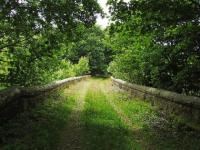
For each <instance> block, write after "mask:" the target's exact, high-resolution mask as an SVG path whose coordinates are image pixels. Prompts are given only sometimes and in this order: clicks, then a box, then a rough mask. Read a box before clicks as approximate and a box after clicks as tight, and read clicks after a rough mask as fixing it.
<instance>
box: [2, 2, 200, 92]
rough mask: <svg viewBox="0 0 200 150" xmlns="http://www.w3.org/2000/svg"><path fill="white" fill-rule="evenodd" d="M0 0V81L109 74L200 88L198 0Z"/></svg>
mask: <svg viewBox="0 0 200 150" xmlns="http://www.w3.org/2000/svg"><path fill="white" fill-rule="evenodd" d="M107 3H108V5H109V11H110V20H111V24H110V25H109V26H108V27H107V28H106V29H105V30H103V29H101V28H100V27H98V26H96V25H95V23H96V18H97V15H99V14H100V15H102V16H104V12H103V10H102V9H101V7H100V5H99V4H98V2H97V1H96V0H75V1H74V0H57V1H54V0H9V1H7V0H5V1H1V2H0V65H1V68H0V83H1V86H6V87H7V86H10V85H22V86H32V85H38V84H44V83H48V82H51V81H53V80H56V79H61V78H66V77H69V76H75V75H82V74H89V73H90V74H92V75H99V74H101V75H108V74H110V75H113V76H114V77H117V78H121V79H124V80H127V81H129V82H132V83H137V84H141V85H147V86H153V87H157V88H161V89H167V90H171V91H175V92H179V93H184V94H188V95H196V96H200V95H199V94H200V50H199V45H200V3H199V2H198V1H196V0H182V1H180V0H159V1H157V0H130V1H129V2H125V1H123V0H108V1H107Z"/></svg>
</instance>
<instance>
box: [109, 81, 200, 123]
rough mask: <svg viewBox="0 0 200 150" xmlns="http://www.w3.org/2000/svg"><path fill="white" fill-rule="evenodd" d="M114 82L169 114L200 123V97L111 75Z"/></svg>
mask: <svg viewBox="0 0 200 150" xmlns="http://www.w3.org/2000/svg"><path fill="white" fill-rule="evenodd" d="M111 80H112V82H113V84H114V85H115V86H117V87H119V88H120V89H122V90H125V91H128V92H130V93H131V95H133V96H135V97H139V98H141V99H143V100H145V101H148V102H150V103H151V104H152V105H153V106H156V107H158V108H159V109H160V110H162V111H164V112H166V113H167V114H169V115H176V116H180V117H181V118H184V119H185V120H188V121H192V122H195V123H197V124H199V125H200V98H199V97H193V96H186V95H183V94H178V93H175V92H170V91H166V90H161V89H157V88H152V87H147V86H141V85H137V84H131V83H128V82H126V81H123V80H120V79H115V78H113V77H111Z"/></svg>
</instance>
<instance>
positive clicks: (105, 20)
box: [97, 0, 109, 28]
mask: <svg viewBox="0 0 200 150" xmlns="http://www.w3.org/2000/svg"><path fill="white" fill-rule="evenodd" d="M98 3H99V4H100V5H101V7H102V8H103V11H104V12H105V13H106V14H108V15H109V12H108V6H106V3H107V0H98ZM108 24H109V19H108V18H106V17H105V18H102V17H101V16H100V15H99V16H98V17H97V25H99V26H101V27H102V28H106V27H107V26H108Z"/></svg>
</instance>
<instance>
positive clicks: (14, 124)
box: [0, 95, 73, 150]
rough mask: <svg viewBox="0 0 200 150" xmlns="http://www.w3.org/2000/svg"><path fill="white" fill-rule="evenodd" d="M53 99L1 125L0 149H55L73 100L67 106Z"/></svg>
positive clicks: (66, 103) (62, 101)
mask: <svg viewBox="0 0 200 150" xmlns="http://www.w3.org/2000/svg"><path fill="white" fill-rule="evenodd" d="M54 96H55V95H54ZM54 96H52V97H50V98H48V100H46V102H45V103H44V104H38V106H37V107H36V108H34V109H32V110H31V111H30V112H24V113H21V114H19V115H18V116H16V118H13V119H12V120H9V121H8V122H4V123H1V124H0V143H1V144H0V145H1V147H0V149H1V150H36V149H37V150H55V148H56V145H55V143H57V142H58V141H59V138H58V137H59V132H60V130H62V128H63V127H64V126H65V125H66V123H67V118H68V116H69V114H70V112H71V105H73V104H72V103H73V101H72V100H71V102H70V103H71V104H68V100H66V99H65V100H61V99H59V100H57V99H56V100H55V99H54V98H53V97H54ZM55 97H57V95H56V96H55Z"/></svg>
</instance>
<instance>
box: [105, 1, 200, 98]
mask: <svg viewBox="0 0 200 150" xmlns="http://www.w3.org/2000/svg"><path fill="white" fill-rule="evenodd" d="M109 4H110V11H111V14H112V19H113V21H115V23H114V24H113V25H112V26H111V27H110V33H111V35H112V38H113V39H112V41H111V42H112V44H113V45H114V47H115V48H116V49H117V52H118V55H117V56H116V58H115V60H114V62H112V63H111V65H110V68H109V71H110V72H112V73H113V75H114V76H116V77H119V78H122V79H125V80H128V81H131V82H135V83H139V84H143V85H148V86H154V87H158V88H164V89H168V90H172V91H176V92H179V93H187V94H190V95H197V96H198V95H199V93H200V76H199V74H200V53H199V52H200V50H199V45H200V43H199V41H200V39H199V37H200V36H199V35H200V32H199V31H200V30H199V29H200V24H199V18H200V16H199V14H200V13H199V12H200V4H199V3H198V2H196V1H193V0H183V1H179V0H160V1H156V0H142V1H138V0H131V1H130V2H128V3H125V2H123V1H122V0H120V1H116V0H110V1H109ZM188 12H190V13H188Z"/></svg>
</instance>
